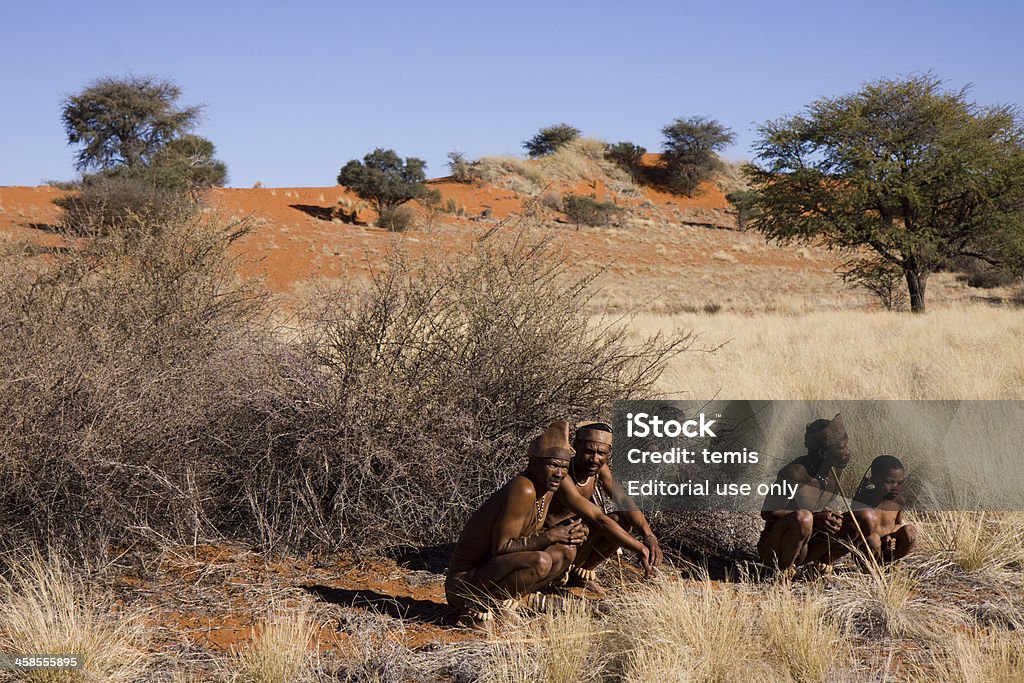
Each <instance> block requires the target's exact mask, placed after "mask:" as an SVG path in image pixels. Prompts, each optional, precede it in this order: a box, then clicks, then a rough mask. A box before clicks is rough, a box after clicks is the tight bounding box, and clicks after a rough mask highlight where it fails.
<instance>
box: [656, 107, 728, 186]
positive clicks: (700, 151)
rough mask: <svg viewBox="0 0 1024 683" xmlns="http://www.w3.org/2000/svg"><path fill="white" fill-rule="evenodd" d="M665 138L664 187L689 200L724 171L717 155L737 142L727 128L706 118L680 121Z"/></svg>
mask: <svg viewBox="0 0 1024 683" xmlns="http://www.w3.org/2000/svg"><path fill="white" fill-rule="evenodd" d="M661 134H662V136H663V137H664V142H663V143H662V152H661V164H662V168H663V171H664V178H663V180H662V184H663V185H665V186H666V187H667V188H668V189H669V190H671V191H673V192H677V193H680V194H685V195H686V196H687V197H692V196H693V191H694V190H696V189H697V187H698V186H699V185H700V184H701V183H702V182H704V181H705V180H707V179H709V178H710V177H711V176H712V175H714V174H715V172H716V171H718V170H720V169H721V168H722V161H721V160H720V159H719V158H718V154H717V153H718V152H719V151H721V150H722V148H723V147H725V146H726V145H728V144H731V143H732V142H733V140H735V139H736V136H735V134H734V133H733V132H732V131H731V130H729V129H728V128H727V127H725V126H723V125H722V124H721V123H719V122H718V121H715V120H714V119H709V118H707V117H704V116H691V117H690V118H688V119H676V120H675V121H673V122H672V123H670V124H669V125H667V126H665V127H664V128H662V129H661Z"/></svg>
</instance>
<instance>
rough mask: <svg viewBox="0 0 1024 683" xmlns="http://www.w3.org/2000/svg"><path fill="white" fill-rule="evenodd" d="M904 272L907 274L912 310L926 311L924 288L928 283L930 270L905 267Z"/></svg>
mask: <svg viewBox="0 0 1024 683" xmlns="http://www.w3.org/2000/svg"><path fill="white" fill-rule="evenodd" d="M903 274H904V275H906V276H907V289H908V290H909V291H910V312H911V313H924V288H925V285H926V284H927V283H928V272H927V271H925V272H918V271H917V270H916V269H915V268H904V269H903Z"/></svg>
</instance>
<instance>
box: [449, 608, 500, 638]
mask: <svg viewBox="0 0 1024 683" xmlns="http://www.w3.org/2000/svg"><path fill="white" fill-rule="evenodd" d="M455 625H456V626H458V627H459V628H465V629H469V630H471V631H480V632H481V633H494V613H493V612H491V611H490V610H485V609H480V608H467V609H464V610H462V612H461V613H460V614H459V618H458V619H456V620H455Z"/></svg>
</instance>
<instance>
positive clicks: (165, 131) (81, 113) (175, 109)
mask: <svg viewBox="0 0 1024 683" xmlns="http://www.w3.org/2000/svg"><path fill="white" fill-rule="evenodd" d="M180 95H181V88H179V87H178V86H177V85H176V84H174V83H173V82H171V81H168V80H165V79H159V78H155V77H152V76H129V77H126V78H112V77H106V78H101V79H98V80H96V81H93V82H92V83H90V84H89V85H88V86H87V87H86V88H85V89H84V90H82V92H80V93H78V94H77V95H72V96H70V97H68V98H67V99H66V100H65V101H64V106H63V110H62V113H61V119H62V121H63V124H64V130H65V132H66V134H67V140H68V143H69V144H71V145H79V146H80V149H79V150H78V152H77V153H76V164H75V165H76V167H77V168H78V170H79V171H82V172H83V174H85V173H86V172H88V171H94V172H95V174H93V175H86V177H85V180H86V182H96V181H101V180H103V179H104V178H111V177H117V178H128V177H131V178H137V179H140V180H141V181H144V182H147V183H150V184H151V185H153V186H156V187H162V188H167V189H173V190H181V189H187V190H189V191H193V192H194V191H195V190H197V189H199V188H204V187H212V186H215V185H223V184H224V182H225V181H226V180H227V167H226V166H225V165H224V163H223V162H221V161H219V160H217V159H216V158H215V157H214V146H213V143H211V142H210V141H209V140H206V139H205V138H202V137H200V136H198V135H194V134H191V133H190V131H191V130H192V129H193V128H194V127H195V125H196V124H197V123H198V122H199V115H200V113H201V111H202V107H201V106H192V107H181V106H179V105H178V104H177V100H178V98H179V97H180Z"/></svg>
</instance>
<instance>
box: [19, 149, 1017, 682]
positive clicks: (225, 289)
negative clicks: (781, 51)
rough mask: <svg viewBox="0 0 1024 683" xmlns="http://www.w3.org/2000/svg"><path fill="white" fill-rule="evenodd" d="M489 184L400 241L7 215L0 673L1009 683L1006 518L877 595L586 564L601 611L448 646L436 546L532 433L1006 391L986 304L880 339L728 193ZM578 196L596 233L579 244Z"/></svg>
mask: <svg viewBox="0 0 1024 683" xmlns="http://www.w3.org/2000/svg"><path fill="white" fill-rule="evenodd" d="M588 150H589V151H588ZM481 172H482V173H484V174H485V175H484V176H483V179H482V180H481V181H479V182H478V183H476V184H466V183H459V182H456V181H454V180H452V179H447V180H441V181H435V182H434V183H432V186H433V187H435V188H436V189H439V190H440V192H441V196H442V200H441V204H440V205H438V206H440V207H442V208H438V206H435V207H419V208H418V209H417V221H418V222H417V224H416V226H415V227H414V228H413V229H411V230H409V231H408V232H405V233H402V234H400V235H395V234H392V233H388V232H385V231H383V230H379V229H376V228H372V227H370V226H369V225H367V224H366V223H367V219H366V217H364V216H363V215H362V212H364V211H365V210H366V209H365V207H361V206H360V205H359V204H358V201H357V200H356V198H354V197H352V196H350V195H346V193H344V192H343V191H342V190H341V188H337V187H332V188H314V189H309V188H299V189H270V188H260V189H252V190H215V191H213V192H212V193H211V194H210V195H208V198H207V200H206V201H207V204H206V206H205V209H204V210H203V211H202V212H198V213H189V214H182V215H181V216H177V217H172V218H171V219H168V220H165V221H163V222H161V223H160V224H159V225H152V224H137V225H126V226H123V228H124V229H123V230H115V231H111V232H110V233H109V234H107V235H105V236H103V237H101V238H96V239H90V240H82V239H75V238H71V237H69V236H67V235H66V234H63V233H62V232H61V231H60V230H59V226H58V225H57V223H58V222H59V217H58V214H57V213H56V210H55V208H54V207H53V206H52V205H51V204H50V203H49V202H50V200H51V199H52V198H53V197H54V196H56V195H58V194H59V191H57V190H55V189H52V188H0V207H2V213H0V230H2V234H3V235H4V236H5V245H4V247H5V251H4V256H3V259H2V261H0V266H2V270H0V278H2V279H0V282H2V287H0V330H3V335H2V339H0V362H2V367H3V370H2V374H0V398H2V400H3V403H4V405H5V406H7V410H6V411H5V415H4V417H3V418H2V419H0V519H3V520H4V521H5V538H4V540H3V550H4V552H5V555H4V558H5V559H4V560H3V561H2V563H0V567H2V568H3V569H4V571H3V580H2V583H0V652H13V651H21V652H38V653H46V652H56V651H60V652H66V653H72V652H74V653H82V654H85V655H86V657H87V660H88V663H87V665H86V671H85V672H84V675H83V676H81V677H78V678H75V677H73V676H69V677H66V678H63V679H60V678H58V677H50V678H45V677H42V676H40V677H36V678H24V680H94V681H101V680H102V681H140V680H146V681H179V682H182V683H184V682H185V681H214V680H216V681H267V682H269V681H327V680H347V681H411V680H412V681H415V680H424V681H432V680H441V681H472V680H484V681H499V682H503V681H527V680H530V681H535V680H549V681H578V680H590V681H655V680H657V681H661V680H680V681H748V680H755V681H787V680H791V681H865V680H914V681H930V680H941V681H1018V680H1021V677H1022V675H1024V638H1022V636H1021V635H1020V634H1021V633H1022V632H1024V629H1022V627H1024V599H1022V598H1021V595H1022V590H1021V589H1022V588H1024V531H1022V529H1024V517H1022V516H1021V515H1020V514H1019V513H1000V514H996V513H982V512H949V513H930V514H927V515H925V514H920V515H918V516H917V517H915V518H914V520H913V521H914V524H915V525H916V526H917V527H918V531H919V546H918V548H917V549H916V550H915V551H914V552H913V553H912V554H911V555H910V556H909V557H908V558H907V559H906V561H904V562H903V563H901V564H899V565H896V566H893V567H885V568H878V567H871V568H869V569H866V570H862V569H861V568H859V566H858V565H857V564H856V563H855V562H852V561H847V562H845V563H843V564H841V565H840V566H839V567H837V568H836V570H835V572H834V573H831V574H827V575H825V576H821V577H818V576H811V575H810V573H807V572H802V573H798V575H797V576H796V577H795V579H793V580H790V578H789V577H768V576H765V575H764V574H763V573H762V572H760V571H758V570H756V569H755V568H753V567H750V566H747V565H743V564H741V563H736V564H735V566H734V571H733V572H732V573H731V574H730V575H728V576H725V575H714V576H712V575H711V574H710V573H709V572H708V571H707V570H706V569H704V568H702V567H701V564H702V563H703V561H704V560H705V559H707V558H705V557H700V556H696V555H694V554H692V553H684V552H682V550H681V549H680V546H678V545H676V546H674V545H673V538H672V536H671V533H669V530H668V528H667V527H666V528H665V529H664V530H662V529H659V528H658V527H657V526H656V527H655V531H658V532H659V533H661V532H662V531H664V533H663V534H662V543H663V546H664V547H665V549H666V551H667V552H668V554H669V557H670V566H667V567H665V568H664V570H663V571H662V572H661V576H660V578H659V579H658V580H657V581H654V582H645V581H643V580H641V579H640V578H639V576H638V573H637V571H636V570H635V569H634V568H632V567H631V566H630V564H629V563H628V562H623V563H622V564H619V563H616V562H611V563H609V564H608V566H606V567H605V568H604V569H603V571H602V580H603V582H604V583H605V585H606V586H607V587H608V588H609V589H610V592H611V593H612V596H611V598H610V599H609V602H610V604H611V606H612V609H611V610H610V614H608V615H595V614H594V613H592V611H591V609H590V608H589V605H588V604H587V603H585V602H584V601H582V600H580V601H575V602H573V603H572V605H571V607H570V609H569V610H567V611H566V612H564V613H559V614H554V615H531V614H527V613H525V612H522V611H519V612H514V613H510V614H506V615H502V617H501V618H500V619H499V620H498V625H497V631H496V632H495V633H494V634H491V635H481V634H479V633H475V632H471V631H467V630H463V629H458V628H455V627H454V626H453V625H452V624H451V620H450V614H449V612H448V610H447V607H446V605H445V604H444V599H443V589H442V584H443V573H444V568H445V564H446V559H447V558H446V552H447V551H448V546H447V545H446V544H447V543H450V541H451V540H452V539H453V537H454V534H455V533H457V531H458V528H459V526H460V522H461V519H462V516H463V515H464V514H465V512H466V511H467V510H469V509H471V508H472V507H473V506H474V505H476V504H477V503H478V502H479V501H480V500H481V498H482V497H483V496H485V495H486V494H487V493H489V492H490V491H492V490H493V489H494V488H495V487H496V486H498V485H500V484H501V483H502V482H503V481H504V480H505V479H506V478H507V477H508V476H509V475H510V474H511V473H513V472H515V471H516V470H517V468H519V467H520V465H521V462H522V454H523V452H524V448H525V444H526V443H527V442H528V440H529V439H530V438H531V437H532V435H533V434H534V433H535V432H536V430H537V428H538V427H539V426H541V425H543V424H544V423H546V421H547V420H549V419H551V418H553V417H568V418H570V419H577V418H585V417H590V416H593V415H600V414H605V413H607V410H608V407H609V405H610V402H611V401H612V400H615V399H618V398H640V397H646V396H654V395H661V396H664V395H668V396H679V397H682V398H696V399H710V398H724V399H731V398H744V399H827V400H833V399H908V400H910V399H1020V398H1021V394H1022V391H1024V390H1022V389H1021V387H1022V386H1024V354H1021V353H1020V350H1019V348H1018V340H1019V339H1020V338H1021V336H1022V333H1024V318H1022V317H1021V312H1020V309H1019V308H1016V307H1015V306H1014V305H1013V303H1012V302H1013V300H1014V299H1015V298H1016V297H1018V295H1017V294H1015V291H1014V290H1013V289H1012V288H999V289H988V290H981V289H976V288H973V287H969V286H968V285H967V284H966V283H965V282H962V281H961V279H958V278H957V277H956V276H955V275H954V274H952V273H939V274H936V275H935V276H934V277H933V279H932V281H931V283H930V285H929V287H930V290H929V297H930V298H929V311H928V312H927V313H925V314H922V315H911V314H909V313H907V312H904V311H888V310H883V309H882V308H881V306H880V305H879V304H878V303H877V302H875V301H874V300H873V299H872V298H871V297H870V296H868V295H867V294H865V293H864V292H862V291H859V290H857V289H855V288H852V287H850V286H847V285H845V284H843V283H842V282H841V281H840V280H839V278H838V277H837V276H836V275H835V272H834V270H835V268H836V266H837V265H838V259H837V257H836V255H834V254H832V253H830V252H827V251H825V250H824V249H821V248H820V247H817V246H814V245H810V246H803V247H782V246H778V245H774V244H768V243H765V241H764V240H763V238H761V237H760V236H759V235H758V234H756V233H753V232H743V231H739V230H736V229H735V227H736V226H735V217H734V216H733V215H732V214H731V213H730V211H731V209H730V206H729V204H728V203H727V202H726V201H725V200H724V193H723V188H722V187H720V186H718V185H715V184H708V186H707V187H705V188H704V190H703V191H702V192H699V193H697V194H695V196H694V197H693V198H692V199H687V198H677V197H673V196H670V195H665V194H662V193H659V192H657V191H654V190H650V189H648V188H639V187H637V186H636V185H635V184H633V183H631V182H630V180H629V178H628V177H626V176H624V175H623V174H622V173H621V172H619V171H616V170H614V169H611V168H608V167H605V166H603V162H602V161H601V160H600V158H599V155H597V154H596V153H595V152H594V151H593V149H589V148H588V147H587V143H581V144H580V145H578V146H577V147H576V148H573V149H571V150H569V151H567V152H565V153H561V154H559V155H554V156H553V157H552V158H549V159H547V160H545V161H543V162H539V163H531V164H526V163H525V162H523V161H522V160H515V159H503V158H491V159H486V160H485V163H484V165H483V170H482V171H481ZM721 182H723V183H727V182H735V178H733V179H732V181H730V180H729V178H728V177H726V178H725V179H724V180H723V181H721ZM570 193H580V194H584V193H585V194H590V193H593V194H594V195H595V196H596V197H598V198H600V199H603V200H608V201H614V202H617V203H618V204H619V205H620V206H621V207H623V213H622V214H621V215H619V216H618V217H617V218H615V219H614V220H613V221H611V222H610V223H609V224H607V225H602V226H586V225H576V224H574V223H573V222H571V221H568V220H567V219H566V218H565V215H564V212H563V211H562V210H561V209H559V208H558V207H559V206H560V202H561V201H563V200H564V198H565V195H567V194H570ZM556 195H557V196H556ZM449 199H450V200H451V201H448V200H449ZM563 208H564V207H563ZM339 215H346V216H348V217H349V218H350V219H351V220H340V219H339V218H338V216H339ZM453 465H454V466H453ZM794 643H799V645H794ZM4 676H6V677H7V678H8V679H11V680H15V678H14V674H11V673H0V679H2V677H4Z"/></svg>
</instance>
